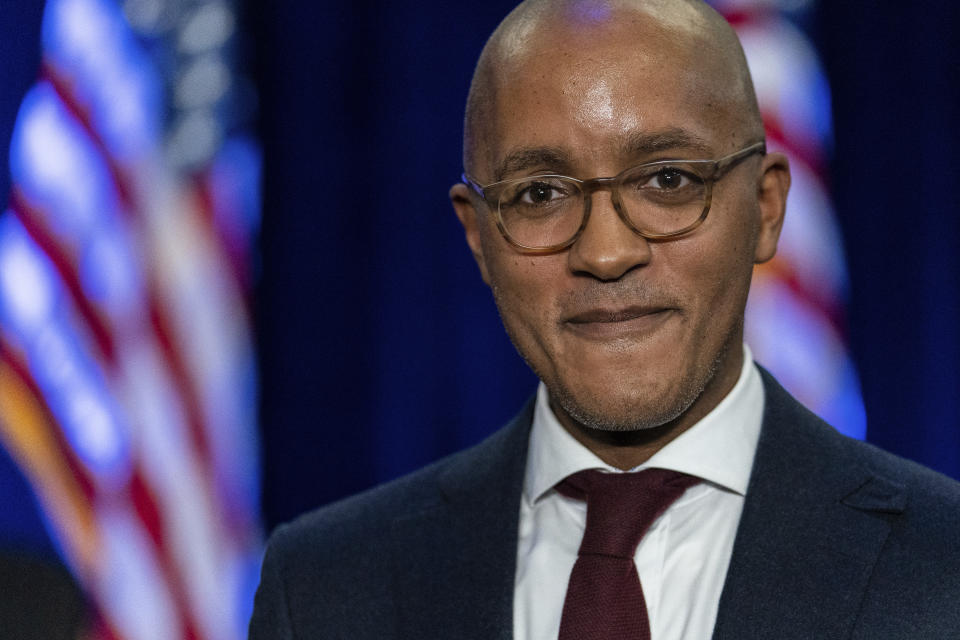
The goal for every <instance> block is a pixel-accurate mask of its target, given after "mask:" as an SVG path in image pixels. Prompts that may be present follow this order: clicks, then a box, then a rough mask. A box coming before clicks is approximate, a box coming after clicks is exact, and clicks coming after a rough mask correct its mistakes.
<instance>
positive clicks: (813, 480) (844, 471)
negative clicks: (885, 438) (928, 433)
mask: <svg viewBox="0 0 960 640" xmlns="http://www.w3.org/2000/svg"><path fill="white" fill-rule="evenodd" d="M763 376H764V384H765V387H766V398H767V407H766V410H765V411H766V415H765V422H764V431H763V432H762V435H761V445H760V446H761V447H762V448H763V449H764V450H765V452H766V454H765V455H764V459H765V460H766V461H774V460H775V461H776V465H777V466H778V467H779V469H777V470H776V471H780V472H783V473H785V474H786V475H787V476H788V477H789V478H791V480H792V481H800V482H802V484H801V485H800V486H804V487H810V486H813V485H816V484H818V483H819V484H821V485H824V486H825V485H826V484H827V483H831V484H833V485H834V486H837V487H846V490H845V491H842V492H841V493H839V494H835V499H838V500H839V501H840V502H841V503H842V504H844V505H846V506H849V507H854V508H857V509H860V510H863V511H868V512H873V513H877V514H888V515H893V514H896V515H897V517H896V518H891V523H892V525H893V531H892V533H893V534H894V535H897V534H901V535H904V536H907V537H909V536H911V535H919V536H921V537H923V538H924V539H925V541H926V542H925V546H926V547H927V548H931V545H934V543H935V542H936V541H939V542H940V543H941V544H942V545H944V547H945V548H946V547H952V548H950V549H949V553H950V555H951V556H958V557H960V554H957V553H956V549H958V548H960V483H958V482H957V481H956V480H954V479H952V478H949V477H947V476H945V475H943V474H940V473H937V472H936V471H933V470H931V469H929V468H927V467H924V466H922V465H920V464H917V463H916V462H913V461H911V460H907V459H905V458H902V457H900V456H897V455H894V454H892V453H889V452H887V451H884V450H882V449H880V448H879V447H876V446H874V445H872V444H870V443H867V442H862V441H860V440H855V439H853V438H850V437H848V436H845V435H843V434H841V433H839V432H838V431H837V430H836V429H834V428H833V427H832V426H830V425H828V424H827V423H826V422H824V421H823V420H821V419H820V418H819V417H817V416H816V415H814V414H813V413H812V412H810V411H809V410H808V409H806V408H805V407H803V406H802V405H801V404H800V403H798V402H797V401H796V400H794V399H793V398H792V397H791V396H790V395H789V394H788V393H787V392H786V391H785V390H784V389H783V388H782V387H780V385H779V384H778V383H777V382H776V381H775V380H774V379H773V378H772V376H770V375H769V374H768V373H766V372H763ZM758 451H759V449H758ZM771 454H772V455H771ZM771 466H772V465H771Z"/></svg>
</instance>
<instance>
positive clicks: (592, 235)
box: [568, 191, 651, 280]
mask: <svg viewBox="0 0 960 640" xmlns="http://www.w3.org/2000/svg"><path fill="white" fill-rule="evenodd" d="M588 197H590V196H588ZM592 198H593V202H592V208H591V211H590V218H589V220H587V226H586V228H584V230H583V232H582V233H581V234H580V237H579V238H577V241H576V242H575V243H574V244H573V246H572V247H570V251H569V253H568V255H569V263H570V268H571V270H573V271H574V273H586V274H589V275H591V276H593V277H595V278H597V279H599V280H616V279H618V278H620V277H621V276H623V275H624V274H626V273H627V272H628V271H630V270H631V269H633V268H634V267H638V266H641V265H645V264H647V263H649V262H650V257H651V252H650V243H649V241H647V239H646V238H644V237H642V236H639V235H637V234H635V233H634V232H633V231H631V230H630V228H629V227H627V225H626V224H625V223H624V222H623V220H621V219H620V216H619V215H618V214H617V211H616V209H615V208H614V206H613V201H612V200H611V197H610V193H609V192H607V191H598V192H595V193H593V194H592Z"/></svg>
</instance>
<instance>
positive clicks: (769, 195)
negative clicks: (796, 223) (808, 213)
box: [753, 153, 790, 264]
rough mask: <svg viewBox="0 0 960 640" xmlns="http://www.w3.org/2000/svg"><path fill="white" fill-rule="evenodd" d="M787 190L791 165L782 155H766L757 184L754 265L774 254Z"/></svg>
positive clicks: (785, 207)
mask: <svg viewBox="0 0 960 640" xmlns="http://www.w3.org/2000/svg"><path fill="white" fill-rule="evenodd" d="M789 190H790V161H789V160H787V156H785V155H783V154H782V153H768V154H767V155H765V156H764V157H763V162H762V164H761V167H760V179H759V180H758V182H757V203H758V204H759V205H760V232H759V234H758V235H757V246H756V249H755V250H754V254H753V261H754V262H755V263H757V264H760V263H761V262H766V261H767V260H769V259H771V258H772V257H773V256H774V255H775V254H776V253H777V241H778V240H779V239H780V230H781V229H782V228H783V216H784V213H785V212H786V209H787V192H788V191H789Z"/></svg>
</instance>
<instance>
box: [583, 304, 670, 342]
mask: <svg viewBox="0 0 960 640" xmlns="http://www.w3.org/2000/svg"><path fill="white" fill-rule="evenodd" d="M675 311H676V310H675V309H672V308H669V307H622V308H596V309H589V310H587V311H582V312H580V313H576V314H574V315H572V316H570V317H568V318H567V319H566V320H564V326H565V327H566V328H567V329H568V330H570V331H571V332H573V333H575V334H577V335H579V336H581V337H584V338H588V339H593V340H611V339H617V338H642V337H644V336H648V335H650V334H652V333H654V332H655V331H656V330H657V329H659V328H660V327H661V325H662V324H664V323H665V322H667V320H669V319H670V318H671V317H673V315H674V312H675Z"/></svg>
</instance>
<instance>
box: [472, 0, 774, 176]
mask: <svg viewBox="0 0 960 640" xmlns="http://www.w3.org/2000/svg"><path fill="white" fill-rule="evenodd" d="M617 59H620V60H623V61H625V62H628V63H631V62H635V63H636V64H638V65H644V64H652V65H672V66H674V67H675V68H676V74H677V81H678V82H679V81H684V82H686V83H687V86H688V89H687V91H688V93H691V94H695V95H691V96H690V99H691V100H699V101H702V103H703V106H704V107H705V109H706V110H707V111H710V112H713V113H712V116H711V117H715V119H716V120H717V121H718V122H723V123H724V124H723V126H724V127H726V128H727V129H729V131H728V133H729V134H730V135H731V136H734V137H735V138H736V139H737V140H748V139H752V140H758V139H762V137H763V123H762V120H761V117H760V111H759V108H758V106H757V100H756V95H755V93H754V89H753V83H752V81H751V79H750V73H749V70H748V69H747V63H746V58H745V57H744V54H743V49H742V48H741V46H740V42H739V40H738V39H737V36H736V34H735V33H734V31H733V29H732V28H731V27H730V25H729V24H728V23H727V21H726V20H724V18H723V17H722V16H720V15H719V14H717V13H716V12H715V11H714V10H713V9H711V8H710V7H709V6H707V5H706V4H704V3H703V2H700V1H699V0H527V1H526V2H523V3H522V4H520V5H519V6H518V7H517V8H515V9H514V10H513V11H512V12H511V13H510V14H509V15H508V16H507V17H506V18H505V19H504V20H503V22H502V23H501V24H500V25H499V26H498V27H497V29H496V30H495V31H494V33H493V34H492V35H491V37H490V39H489V40H488V42H487V44H486V46H485V47H484V49H483V52H482V53H481V54H480V59H479V60H478V62H477V67H476V70H475V72H474V75H473V80H472V82H471V85H470V92H469V95H468V98H467V107H466V114H465V118H464V140H463V162H464V167H466V168H467V171H468V173H471V174H473V175H476V176H477V177H481V176H483V174H484V173H487V172H488V171H489V170H490V168H491V166H492V163H493V162H494V161H495V157H496V155H497V149H496V142H495V138H496V135H494V134H495V132H496V130H497V128H498V125H499V124H500V123H499V120H500V119H503V118H509V117H510V114H509V113H504V109H502V108H500V107H501V102H502V101H501V98H502V97H503V96H504V95H505V94H507V93H510V92H517V91H523V90H524V85H523V84H522V82H523V80H522V77H523V74H522V72H523V71H524V70H525V69H530V68H531V67H532V66H533V65H536V64H538V63H539V64H540V65H541V66H542V65H543V64H544V63H546V64H550V65H559V66H561V67H563V68H564V69H569V73H570V76H571V77H577V75H578V74H581V75H583V76H584V77H586V76H588V75H589V74H591V73H592V72H593V71H592V69H591V68H593V69H595V70H596V71H597V72H602V71H603V70H604V69H605V68H606V69H608V70H609V68H610V66H611V61H613V60H617ZM581 85H583V83H581ZM582 88H583V87H582ZM661 89H663V87H658V86H650V87H647V88H646V90H645V93H644V95H635V96H633V98H635V101H636V102H637V103H638V104H641V103H643V101H644V100H649V99H655V98H656V97H657V96H658V94H659V92H660V91H661ZM574 90H576V89H575V88H574ZM547 107H548V105H547ZM487 177H488V176H483V178H482V179H487Z"/></svg>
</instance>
